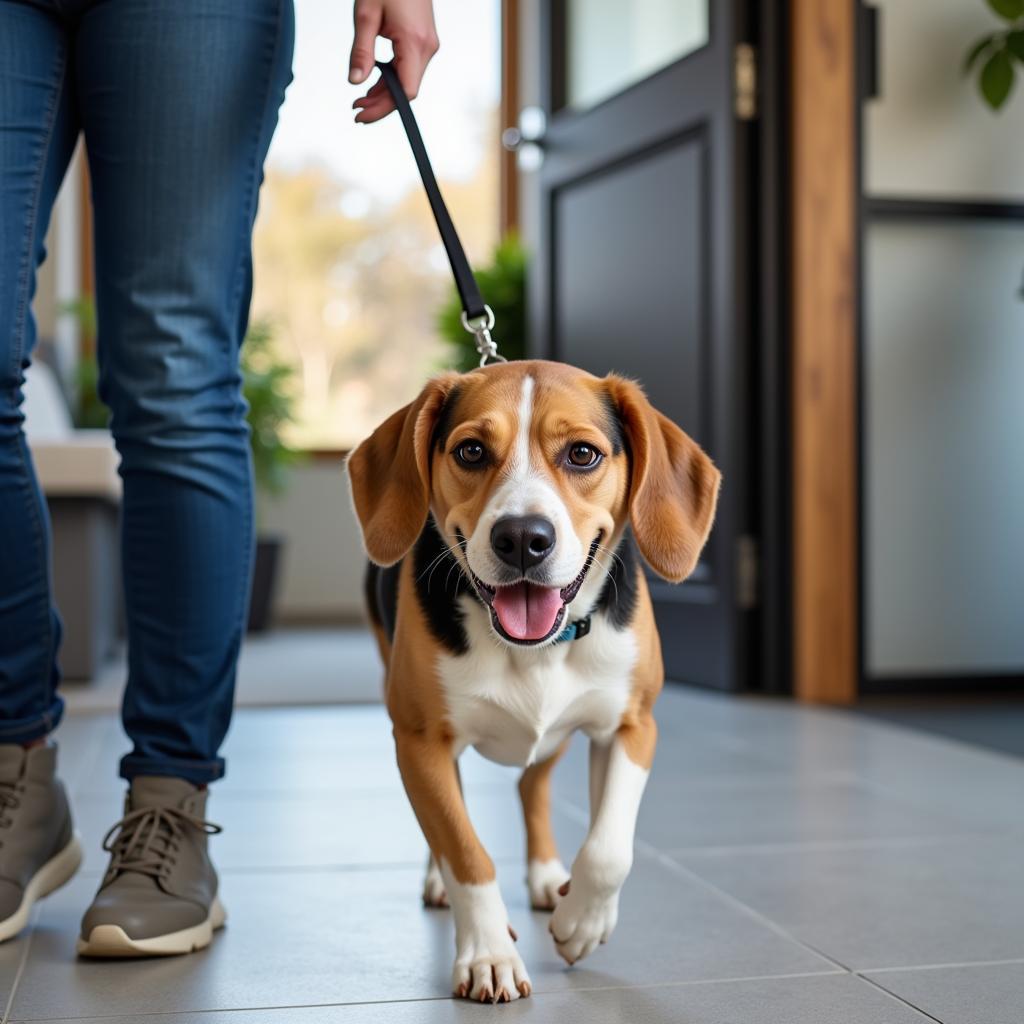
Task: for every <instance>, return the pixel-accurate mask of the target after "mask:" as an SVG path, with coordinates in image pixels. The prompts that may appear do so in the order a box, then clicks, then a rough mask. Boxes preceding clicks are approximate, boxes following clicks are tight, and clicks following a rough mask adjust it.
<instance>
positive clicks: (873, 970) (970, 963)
mask: <svg viewBox="0 0 1024 1024" xmlns="http://www.w3.org/2000/svg"><path fill="white" fill-rule="evenodd" d="M1014 964H1021V965H1024V957H1011V958H1010V959H1009V960H965V961H963V962H962V963H951V964H907V965H905V966H902V967H858V968H857V970H856V971H854V973H855V974H863V975H867V974H892V973H895V972H896V971H941V970H953V969H955V968H958V967H1008V966H1012V965H1014Z"/></svg>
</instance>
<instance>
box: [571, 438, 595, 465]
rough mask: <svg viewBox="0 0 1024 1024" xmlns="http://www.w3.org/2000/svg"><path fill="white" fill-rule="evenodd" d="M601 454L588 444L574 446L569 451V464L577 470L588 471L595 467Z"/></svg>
mask: <svg viewBox="0 0 1024 1024" xmlns="http://www.w3.org/2000/svg"><path fill="white" fill-rule="evenodd" d="M600 458H601V453H600V452H599V451H598V450H597V449H596V448H594V447H592V446H591V445H589V444H583V443H582V442H581V443H579V444H574V445H573V446H572V447H571V448H570V449H569V464H570V465H572V466H575V467H576V468H577V469H590V468H591V467H593V466H596V465H597V463H598V461H599V460H600Z"/></svg>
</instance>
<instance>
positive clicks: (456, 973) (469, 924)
mask: <svg viewBox="0 0 1024 1024" xmlns="http://www.w3.org/2000/svg"><path fill="white" fill-rule="evenodd" d="M441 870H442V873H443V875H444V880H445V885H446V887H447V889H448V895H449V897H450V899H451V904H452V910H453V912H454V916H455V967H454V969H453V970H452V991H453V992H454V993H455V994H456V995H457V996H459V997H461V998H464V999H474V1000H476V1001H477V1002H481V1003H488V1002H489V1003H510V1002H512V1001H513V1000H514V999H518V998H519V997H520V996H528V995H529V994H530V992H531V985H530V976H529V975H528V974H527V973H526V967H525V966H524V965H523V961H522V958H521V957H520V956H519V953H518V952H517V951H516V947H515V938H516V936H515V933H514V932H513V931H512V928H511V926H510V925H509V923H508V911H507V910H506V909H505V904H504V902H503V901H502V898H501V893H500V892H499V891H498V883H497V882H484V883H481V884H465V883H462V882H458V881H456V880H455V879H454V878H453V877H452V876H451V874H450V872H449V871H448V870H447V866H446V865H444V864H442V867H441Z"/></svg>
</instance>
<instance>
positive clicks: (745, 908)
mask: <svg viewBox="0 0 1024 1024" xmlns="http://www.w3.org/2000/svg"><path fill="white" fill-rule="evenodd" d="M564 809H565V810H566V813H569V811H570V808H569V807H564ZM577 813H580V812H577ZM634 842H635V845H636V848H637V849H638V850H639V851H640V852H641V853H643V854H644V856H646V857H649V858H650V859H652V860H654V861H655V862H656V863H658V864H661V865H662V867H665V868H668V869H669V870H670V871H674V872H675V873H676V874H679V875H682V876H683V877H684V878H688V879H689V880H690V881H691V882H694V883H696V884H697V885H699V886H701V887H702V888H704V889H705V890H706V891H708V892H710V893H712V894H713V895H715V896H717V897H718V898H719V899H721V900H723V901H724V902H726V903H728V904H730V905H731V906H732V907H734V908H735V909H737V910H739V911H740V912H741V913H743V914H745V915H746V916H747V917H750V918H752V919H753V920H754V921H757V922H758V923H759V924H760V925H762V927H765V928H768V929H769V930H771V931H773V932H774V933H775V934H776V935H778V936H780V937H781V938H784V939H787V940H788V941H790V942H793V943H795V944H796V945H798V946H801V947H802V948H803V949H806V950H808V952H810V953H813V954H814V955H815V956H817V957H819V958H820V959H822V960H824V961H825V962H826V963H830V964H832V966H833V967H837V968H839V970H841V971H842V972H843V973H844V974H852V973H853V971H852V970H851V969H850V968H849V967H847V966H846V964H844V963H841V962H840V961H839V960H836V958H835V957H833V956H829V955H828V954H827V953H824V952H822V951H821V950H820V949H815V947H814V946H812V945H810V943H807V942H804V941H803V940H802V939H798V938H797V937H796V936H795V935H793V934H791V933H790V932H789V931H787V930H786V929H785V928H783V927H782V925H780V924H778V923H776V922H775V921H773V920H772V919H771V918H769V917H766V916H765V915H764V914H762V913H761V912H760V911H759V910H755V909H754V908H753V907H751V906H749V905H748V904H746V903H744V902H743V901H742V900H741V899H738V898H737V897H736V896H733V895H732V894H731V893H728V892H726V891H725V890H724V889H720V888H719V887H718V886H717V885H714V884H713V883H712V882H709V881H708V880H707V879H705V878H702V877H701V876H700V875H698V874H697V873H696V872H695V871H692V870H691V869H690V868H688V867H686V866H685V865H684V864H680V863H678V862H677V861H675V860H673V859H672V858H671V857H670V856H669V855H668V854H666V853H662V852H661V851H660V850H659V849H657V847H655V846H652V845H651V844H650V843H648V842H647V841H646V840H644V839H635V840H634Z"/></svg>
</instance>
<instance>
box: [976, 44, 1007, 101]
mask: <svg viewBox="0 0 1024 1024" xmlns="http://www.w3.org/2000/svg"><path fill="white" fill-rule="evenodd" d="M979 85H980V86H981V94H982V96H984V97H985V101H986V102H987V103H988V105H989V106H990V107H991V108H992V109H993V110H998V109H999V108H1000V107H1001V106H1002V105H1003V104H1004V103H1005V102H1006V97H1007V96H1009V95H1010V90H1011V89H1012V88H1013V65H1012V64H1011V63H1010V55H1009V53H1007V51H1006V49H1005V48H1004V49H1001V50H996V52H995V53H994V54H992V56H991V57H989V59H988V60H987V61H985V66H984V67H983V68H982V69H981V79H980V81H979Z"/></svg>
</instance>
